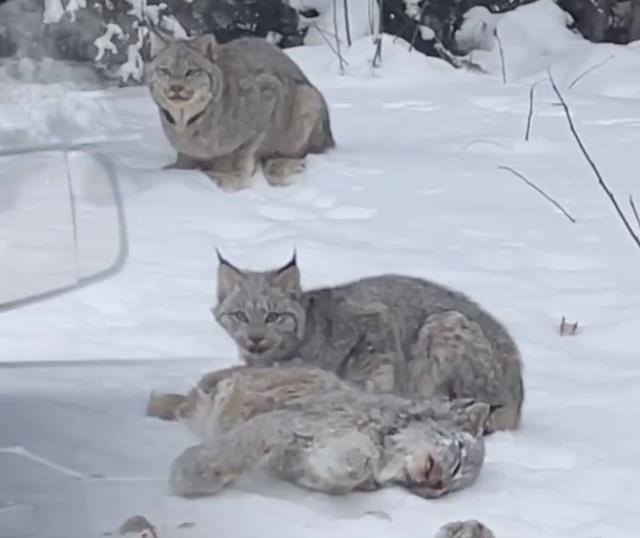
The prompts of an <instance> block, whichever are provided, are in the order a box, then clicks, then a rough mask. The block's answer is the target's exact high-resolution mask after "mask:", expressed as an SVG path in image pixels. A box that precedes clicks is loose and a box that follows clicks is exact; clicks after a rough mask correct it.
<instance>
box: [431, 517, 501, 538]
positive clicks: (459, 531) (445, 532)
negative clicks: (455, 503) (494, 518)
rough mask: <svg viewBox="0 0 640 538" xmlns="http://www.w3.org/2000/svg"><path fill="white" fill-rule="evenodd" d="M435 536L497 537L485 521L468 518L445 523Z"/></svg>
mask: <svg viewBox="0 0 640 538" xmlns="http://www.w3.org/2000/svg"><path fill="white" fill-rule="evenodd" d="M435 538H495V534H493V532H492V531H491V529H489V528H488V527H487V526H486V525H485V524H484V523H481V522H480V521H478V520H476V519H468V520H466V521H452V522H451V523H447V524H446V525H443V526H442V527H440V530H439V531H438V533H437V534H436V536H435Z"/></svg>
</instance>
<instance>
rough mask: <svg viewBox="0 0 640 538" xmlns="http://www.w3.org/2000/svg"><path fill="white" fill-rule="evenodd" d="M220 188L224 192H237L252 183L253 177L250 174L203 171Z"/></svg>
mask: <svg viewBox="0 0 640 538" xmlns="http://www.w3.org/2000/svg"><path fill="white" fill-rule="evenodd" d="M205 173H206V174H207V175H208V176H209V177H210V178H211V179H213V181H215V183H216V185H218V187H219V188H220V190H222V191H224V192H238V191H241V190H244V189H248V188H250V187H251V186H252V185H253V179H252V177H251V176H250V175H248V174H247V175H241V174H229V173H226V172H215V171H213V172H205Z"/></svg>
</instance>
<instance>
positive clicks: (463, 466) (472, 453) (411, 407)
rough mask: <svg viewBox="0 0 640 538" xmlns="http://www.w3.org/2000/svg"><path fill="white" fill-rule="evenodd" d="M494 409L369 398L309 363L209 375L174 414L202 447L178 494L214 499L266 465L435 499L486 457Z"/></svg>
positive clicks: (311, 483) (184, 459)
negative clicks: (396, 488)
mask: <svg viewBox="0 0 640 538" xmlns="http://www.w3.org/2000/svg"><path fill="white" fill-rule="evenodd" d="M488 414H489V406H488V405H486V404H484V403H478V402H474V401H472V400H457V401H456V400H454V401H447V400H444V399H443V400H433V401H431V400H423V399H406V398H401V397H398V396H395V395H392V394H372V393H367V392H365V391H362V390H360V389H359V388H357V387H355V386H353V385H350V384H348V383H346V382H344V381H342V380H340V379H339V378H338V377H337V376H335V375H334V374H332V373H330V372H327V371H324V370H321V369H318V368H314V367H308V366H291V367H290V368H277V367H251V366H241V367H235V368H229V369H226V370H220V371H217V372H213V373H212V374H208V375H207V376H205V377H203V378H202V380H201V381H200V383H199V384H198V386H197V387H196V388H194V389H193V390H192V391H191V393H190V394H188V395H187V397H186V398H185V400H184V402H183V403H182V404H181V405H180V407H179V409H178V410H177V413H176V415H177V418H178V419H180V420H182V421H184V422H185V423H187V424H188V425H189V426H190V428H191V429H192V430H193V431H194V432H196V433H197V434H198V435H199V436H200V437H201V439H202V444H199V445H196V446H192V447H190V448H188V449H186V450H185V451H184V452H183V453H182V454H181V455H180V456H179V457H178V458H177V459H176V460H175V461H174V462H173V464H172V467H171V486H172V490H173V492H174V493H176V494H178V495H182V496H199V495H213V494H216V493H218V492H219V491H221V490H222V489H223V488H224V487H225V486H227V485H229V484H231V483H232V482H233V481H234V480H235V479H237V478H238V477H240V476H241V475H243V474H244V473H245V472H247V471H249V470H250V469H251V468H253V467H255V466H257V465H259V464H266V465H267V466H268V468H270V469H271V470H272V471H274V472H275V473H276V474H277V475H279V476H280V477H281V478H283V479H285V480H288V481H290V482H293V483H295V484H297V485H299V486H302V487H305V488H308V489H311V490H315V491H320V492H324V493H328V494H346V493H349V492H352V491H371V490H375V489H379V488H383V487H385V486H393V485H396V486H398V485H399V486H403V487H405V488H406V489H408V490H409V491H411V492H413V493H415V494H417V495H419V496H422V497H425V498H435V497H440V496H442V495H445V494H447V493H450V492H453V491H456V490H459V489H462V488H465V487H468V486H469V485H471V484H472V483H473V482H474V481H475V480H476V478H477V476H478V474H479V473H480V470H481V468H482V464H483V461H484V440H483V436H482V432H483V427H484V422H485V421H486V419H487V417H488Z"/></svg>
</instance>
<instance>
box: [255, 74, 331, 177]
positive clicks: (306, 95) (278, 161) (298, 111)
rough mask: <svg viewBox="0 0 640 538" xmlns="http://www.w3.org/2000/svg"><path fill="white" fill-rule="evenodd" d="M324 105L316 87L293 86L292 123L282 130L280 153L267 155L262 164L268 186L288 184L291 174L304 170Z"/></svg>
mask: <svg viewBox="0 0 640 538" xmlns="http://www.w3.org/2000/svg"><path fill="white" fill-rule="evenodd" d="M323 106H324V104H323V101H322V96H321V95H320V94H319V93H318V90H316V89H315V88H313V87H311V86H307V85H305V84H302V85H299V86H296V88H295V91H294V95H293V105H292V109H291V123H290V125H289V128H288V129H287V131H286V133H282V136H283V141H282V147H281V148H280V151H279V152H278V153H279V156H278V157H273V158H266V159H264V161H263V163H262V170H263V173H264V176H265V179H266V180H267V182H268V183H269V184H270V185H272V186H285V185H290V184H291V183H293V182H294V176H295V175H296V174H299V173H301V172H302V171H304V170H305V168H306V161H305V157H306V155H307V153H308V152H309V144H310V138H311V135H312V133H313V130H314V128H315V127H316V124H317V123H318V121H320V120H321V114H322V107H323Z"/></svg>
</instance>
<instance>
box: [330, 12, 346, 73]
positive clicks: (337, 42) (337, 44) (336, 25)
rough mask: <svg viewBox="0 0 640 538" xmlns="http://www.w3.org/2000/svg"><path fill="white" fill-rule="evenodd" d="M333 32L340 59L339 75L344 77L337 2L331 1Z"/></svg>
mask: <svg viewBox="0 0 640 538" xmlns="http://www.w3.org/2000/svg"><path fill="white" fill-rule="evenodd" d="M333 31H334V32H335V34H336V50H337V51H338V58H339V59H340V60H339V61H340V74H341V75H344V59H343V58H342V54H340V32H339V31H338V2H337V0H333Z"/></svg>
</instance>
